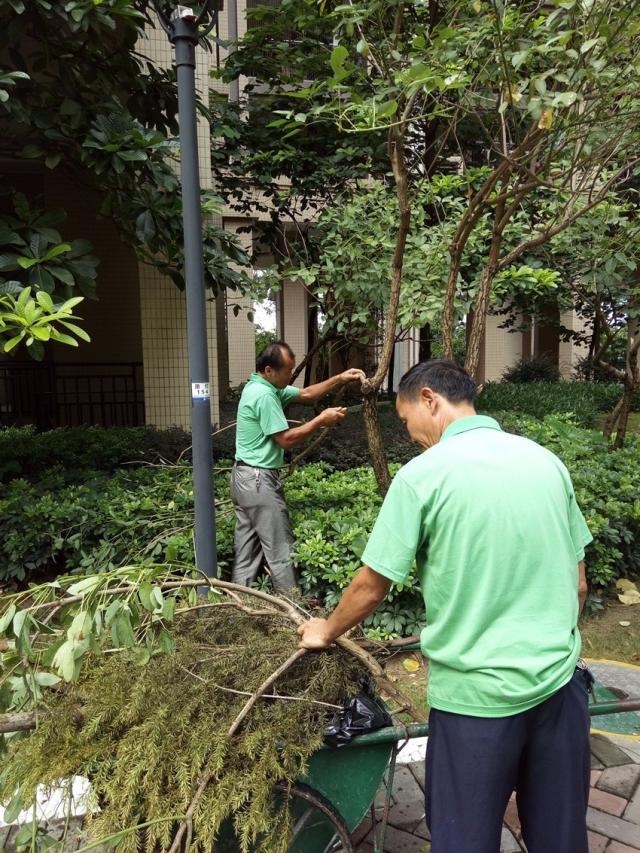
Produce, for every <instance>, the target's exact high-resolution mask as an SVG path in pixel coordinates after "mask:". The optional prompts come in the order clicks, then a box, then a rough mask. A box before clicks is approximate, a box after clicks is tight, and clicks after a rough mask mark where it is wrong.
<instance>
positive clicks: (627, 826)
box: [354, 734, 640, 853]
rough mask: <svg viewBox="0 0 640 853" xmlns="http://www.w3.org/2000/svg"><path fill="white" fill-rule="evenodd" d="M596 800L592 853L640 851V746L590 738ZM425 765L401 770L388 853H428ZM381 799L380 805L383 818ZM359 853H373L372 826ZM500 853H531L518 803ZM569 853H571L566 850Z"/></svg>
mask: <svg viewBox="0 0 640 853" xmlns="http://www.w3.org/2000/svg"><path fill="white" fill-rule="evenodd" d="M591 753H592V754H591V767H592V770H591V795H590V798H589V810H588V813H587V825H588V827H589V853H638V851H640V741H638V740H625V739H623V738H607V737H604V736H603V735H599V734H594V735H592V736H591ZM423 780H424V762H415V763H413V764H407V765H402V766H400V765H399V766H398V771H397V779H396V780H394V786H393V796H392V806H391V810H390V812H389V829H388V830H387V836H386V840H385V847H384V850H385V853H427V851H429V850H430V849H431V847H430V845H429V840H428V839H429V833H428V831H427V828H426V826H425V823H424V802H423V800H422V791H423V788H424V781H423ZM383 802H384V798H383V796H382V793H380V794H379V795H378V798H377V800H376V806H377V813H378V816H380V814H381V813H382V805H383ZM354 840H355V841H356V850H357V853H373V849H374V848H373V843H372V828H371V821H370V820H369V819H367V820H366V821H365V822H364V824H363V825H362V826H361V827H360V828H359V829H358V830H357V831H356V833H355V834H354ZM500 853H526V847H525V846H524V843H523V841H522V835H521V832H520V822H519V820H518V812H517V809H516V803H515V798H512V799H511V800H510V802H509V805H508V807H507V811H506V814H505V821H504V826H503V831H502V844H501V847H500ZM563 853H564V851H563ZM566 853H572V851H570V850H567V851H566Z"/></svg>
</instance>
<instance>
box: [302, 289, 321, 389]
mask: <svg viewBox="0 0 640 853" xmlns="http://www.w3.org/2000/svg"><path fill="white" fill-rule="evenodd" d="M317 339H318V306H317V305H313V306H312V307H311V308H310V309H309V317H308V323H307V346H308V347H309V349H310V350H313V347H314V346H315V345H316V342H317ZM313 351H314V352H315V350H313ZM312 371H313V357H311V358H310V359H309V360H308V361H307V364H306V366H305V368H304V385H305V388H306V387H307V385H311V384H312V383H311V373H312Z"/></svg>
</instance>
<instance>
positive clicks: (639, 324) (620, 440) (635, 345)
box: [609, 303, 640, 448]
mask: <svg viewBox="0 0 640 853" xmlns="http://www.w3.org/2000/svg"><path fill="white" fill-rule="evenodd" d="M630 307H633V303H632V305H631V306H630ZM639 349H640V320H639V319H637V318H633V319H632V318H630V319H629V322H628V325H627V357H626V363H625V380H624V394H623V395H622V399H621V400H620V402H619V404H618V405H619V406H620V411H619V413H618V429H617V431H616V440H615V445H614V446H615V447H617V448H620V447H623V446H624V440H625V438H626V435H627V424H628V422H629V412H630V411H631V405H632V403H633V398H634V396H635V394H636V392H637V391H638V389H640V369H639V365H638V350H639ZM616 408H617V407H616ZM609 435H611V433H610V434H609Z"/></svg>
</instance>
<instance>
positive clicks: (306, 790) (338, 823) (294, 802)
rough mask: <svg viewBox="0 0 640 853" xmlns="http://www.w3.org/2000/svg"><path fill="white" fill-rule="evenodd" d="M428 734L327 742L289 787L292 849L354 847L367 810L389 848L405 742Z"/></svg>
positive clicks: (610, 708)
mask: <svg viewBox="0 0 640 853" xmlns="http://www.w3.org/2000/svg"><path fill="white" fill-rule="evenodd" d="M634 711H640V697H639V698H637V699H626V700H620V699H616V698H615V697H613V698H611V699H610V700H607V701H597V702H594V703H592V704H590V706H589V713H590V715H591V716H592V717H595V716H602V715H606V714H624V713H630V712H634ZM428 734H429V724H428V723H412V724H410V725H406V726H404V725H395V726H388V727H386V728H382V729H379V730H378V731H376V732H371V733H370V734H366V735H360V736H359V737H356V738H354V739H353V740H352V741H351V742H350V743H349V744H347V745H346V746H343V747H341V748H340V749H332V748H330V747H322V748H321V749H319V750H318V751H317V752H316V753H314V754H313V755H312V757H311V760H310V762H309V769H308V772H307V774H306V776H304V777H301V778H300V779H299V780H298V782H297V784H296V785H294V786H293V788H292V789H291V790H290V792H289V796H290V807H291V811H292V814H293V832H292V838H291V842H290V845H289V853H354V849H355V848H354V846H353V842H352V841H351V835H352V833H353V832H354V831H355V830H356V829H357V828H358V826H360V824H361V823H362V821H363V820H364V818H365V817H366V816H367V814H370V815H371V818H372V823H373V827H374V839H375V840H374V851H375V853H383V851H384V840H385V835H386V830H387V818H388V815H389V809H390V804H391V791H392V788H393V779H394V773H395V768H396V759H397V756H398V752H399V749H400V744H402V743H404V742H405V741H407V740H411V739H413V738H422V737H426V736H427V735H428ZM385 774H386V779H385ZM383 782H384V790H385V800H384V805H383V807H382V808H383V813H382V816H378V815H377V814H376V811H377V809H376V808H375V806H374V800H375V797H376V794H377V792H378V790H379V789H380V787H381V786H382V784H383ZM217 849H218V850H219V851H220V853H230V851H233V850H234V849H235V848H234V846H233V841H232V840H231V838H229V837H228V838H227V839H226V840H225V841H224V842H223V841H222V839H221V840H220V842H219V844H218V846H217Z"/></svg>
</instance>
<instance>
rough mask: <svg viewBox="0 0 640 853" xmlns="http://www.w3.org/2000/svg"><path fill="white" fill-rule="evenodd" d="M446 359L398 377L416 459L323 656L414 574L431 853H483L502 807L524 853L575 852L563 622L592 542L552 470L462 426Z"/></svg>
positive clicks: (571, 675)
mask: <svg viewBox="0 0 640 853" xmlns="http://www.w3.org/2000/svg"><path fill="white" fill-rule="evenodd" d="M474 399H475V384H474V382H473V380H472V378H471V377H470V376H469V375H468V374H467V373H466V372H465V371H464V370H462V368H459V367H458V366H457V365H455V364H454V363H453V362H450V361H446V360H433V361H429V362H423V363H421V364H418V365H416V366H415V367H413V368H412V369H411V370H410V371H409V372H408V373H406V374H405V376H404V377H403V378H402V380H401V382H400V387H399V390H398V397H397V402H396V408H397V411H398V414H399V416H400V418H401V420H402V421H403V422H404V423H405V424H406V427H407V429H408V432H409V434H410V436H411V438H412V439H413V440H414V441H416V442H417V443H418V444H420V445H421V446H422V447H424V448H426V452H425V453H422V454H421V455H419V456H417V457H416V458H415V459H413V460H412V461H411V462H409V464H407V465H405V466H404V467H403V468H402V469H401V470H400V471H399V472H398V474H397V475H396V477H395V478H394V480H393V483H392V484H391V488H390V489H389V492H388V494H387V496H386V498H385V500H384V503H383V505H382V508H381V510H380V514H379V516H378V518H377V521H376V523H375V526H374V529H373V532H372V534H371V537H370V539H369V542H368V544H367V547H366V549H365V552H364V554H363V562H364V564H365V565H364V566H363V567H362V569H360V571H359V573H358V574H357V575H356V577H355V578H354V580H353V581H352V583H351V585H350V586H349V587H348V589H347V590H346V591H345V593H344V594H343V597H342V599H341V601H340V603H339V604H338V607H337V608H336V610H335V611H334V612H333V613H332V614H331V616H330V617H329V618H328V619H312V620H310V621H309V622H307V623H305V624H304V625H302V626H301V628H300V630H299V633H300V635H301V645H302V646H303V647H305V648H309V649H322V648H325V647H327V646H328V645H330V644H331V643H332V642H333V641H334V640H335V639H336V637H338V636H340V635H341V634H342V633H344V632H345V631H346V630H348V629H349V628H351V627H353V626H354V625H356V624H358V623H359V622H360V621H361V620H362V619H363V618H364V617H365V616H367V615H369V614H370V613H372V612H373V611H374V610H375V608H376V607H377V606H378V604H379V603H380V602H381V601H382V600H383V599H384V597H385V596H386V594H387V592H388V591H389V588H390V585H391V583H392V582H394V581H395V582H401V581H404V580H405V579H406V577H407V575H408V574H409V572H410V571H411V569H412V567H413V565H414V562H415V564H416V565H417V572H418V577H419V579H420V584H421V587H422V592H423V595H424V601H425V606H426V611H427V614H426V615H427V620H426V621H427V627H426V628H425V629H424V631H423V632H422V638H421V640H422V649H423V652H424V654H425V655H426V656H427V657H428V658H429V688H428V698H429V703H430V705H431V712H430V717H429V722H430V729H429V740H428V746H427V761H426V764H427V779H426V787H425V797H426V816H427V823H428V825H429V827H430V830H431V836H432V853H498V850H499V848H500V832H501V824H502V819H503V816H504V812H505V808H506V805H507V802H508V800H509V797H510V795H511V793H512V792H513V791H514V790H515V791H516V794H517V803H518V810H519V815H520V821H521V825H522V831H523V836H524V841H525V843H526V845H527V849H528V851H529V853H588V842H587V832H586V808H587V799H588V791H589V766H590V756H589V740H588V733H589V717H588V709H587V687H588V672H587V671H586V670H585V669H584V668H583V667H582V665H581V664H580V663H579V654H580V635H579V632H578V627H577V622H578V615H579V612H580V609H581V606H582V604H583V602H584V597H585V595H586V580H585V568H584V549H585V546H586V545H587V544H588V543H589V542H590V541H591V539H592V537H591V534H590V533H589V530H588V528H587V525H586V523H585V520H584V518H583V516H582V513H581V512H580V509H579V507H578V505H577V503H576V498H575V495H574V491H573V486H572V484H571V479H570V477H569V474H568V472H567V470H566V468H565V467H564V465H563V464H562V463H561V462H560V460H559V459H557V457H555V456H554V455H553V454H552V453H550V452H549V451H548V450H546V449H544V448H543V447H540V446H539V445H537V444H535V443H534V442H532V441H529V440H528V439H525V438H522V437H519V436H515V435H511V434H508V433H505V432H503V431H502V430H501V429H500V426H499V425H498V423H497V422H496V421H495V420H493V418H489V417H483V416H480V415H477V414H476V411H475V408H474Z"/></svg>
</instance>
